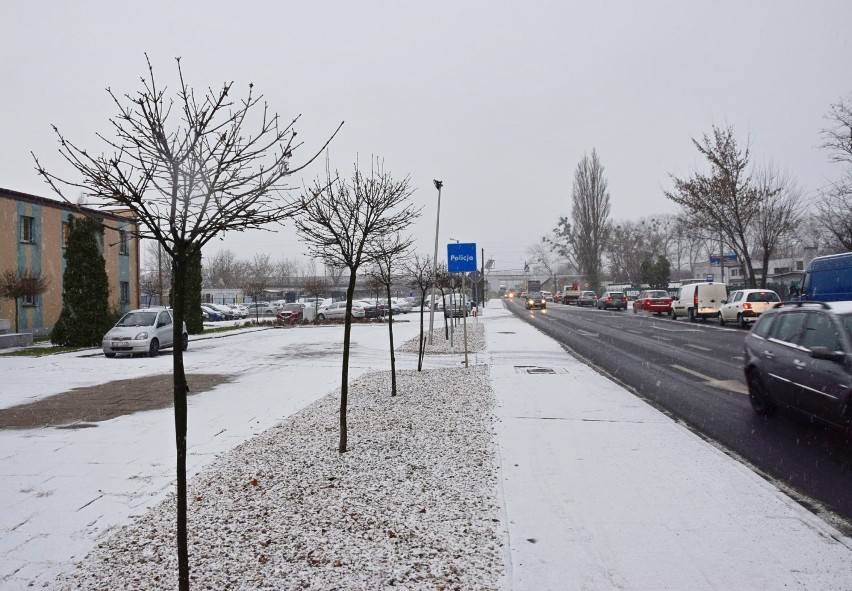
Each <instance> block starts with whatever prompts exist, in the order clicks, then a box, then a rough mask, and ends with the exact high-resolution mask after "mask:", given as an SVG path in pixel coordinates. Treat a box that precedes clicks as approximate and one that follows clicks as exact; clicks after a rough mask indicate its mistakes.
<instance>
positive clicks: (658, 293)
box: [648, 290, 669, 298]
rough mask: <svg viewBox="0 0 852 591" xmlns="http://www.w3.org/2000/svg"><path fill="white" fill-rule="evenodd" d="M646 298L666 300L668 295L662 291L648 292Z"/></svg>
mask: <svg viewBox="0 0 852 591" xmlns="http://www.w3.org/2000/svg"><path fill="white" fill-rule="evenodd" d="M648 297H649V298H667V297H669V294H668V292H666V291H663V290H660V291H649V292H648Z"/></svg>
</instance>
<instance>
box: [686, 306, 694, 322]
mask: <svg viewBox="0 0 852 591" xmlns="http://www.w3.org/2000/svg"><path fill="white" fill-rule="evenodd" d="M687 315H688V316H689V321H690V322H695V308H690V309H689V310H687Z"/></svg>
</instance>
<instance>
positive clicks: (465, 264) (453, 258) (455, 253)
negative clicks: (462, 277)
mask: <svg viewBox="0 0 852 591" xmlns="http://www.w3.org/2000/svg"><path fill="white" fill-rule="evenodd" d="M447 271H448V272H449V273H473V272H475V271H476V244H475V243H464V244H447Z"/></svg>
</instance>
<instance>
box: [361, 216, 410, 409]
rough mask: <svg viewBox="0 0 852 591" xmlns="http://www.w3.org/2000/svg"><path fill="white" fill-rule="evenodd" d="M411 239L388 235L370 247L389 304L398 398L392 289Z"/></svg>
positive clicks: (393, 392) (393, 374) (393, 388)
mask: <svg viewBox="0 0 852 591" xmlns="http://www.w3.org/2000/svg"><path fill="white" fill-rule="evenodd" d="M411 243H412V240H411V238H403V237H402V235H401V234H399V233H398V232H397V233H394V234H386V235H384V236H377V237H376V240H374V241H373V242H372V244H371V245H370V250H372V251H373V253H374V260H375V267H374V269H373V273H372V276H373V278H374V279H375V280H376V281H377V282H378V283H379V285H381V286H382V287H384V288H385V295H386V299H387V304H388V336H389V338H390V361H391V396H396V356H395V355H394V349H393V305H392V302H391V288H392V287H393V283H394V281H396V280H397V279H398V278H399V275H398V273H399V269H397V267H396V260H397V259H398V258H401V257H402V256H403V255H404V254H405V253H406V252H407V251H408V249H409V248H411Z"/></svg>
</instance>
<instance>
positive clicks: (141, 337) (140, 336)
mask: <svg viewBox="0 0 852 591" xmlns="http://www.w3.org/2000/svg"><path fill="white" fill-rule="evenodd" d="M147 338H148V333H147V332H140V333H139V334H138V335H136V336H135V337H133V340H134V341H144V340H145V339H147Z"/></svg>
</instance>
